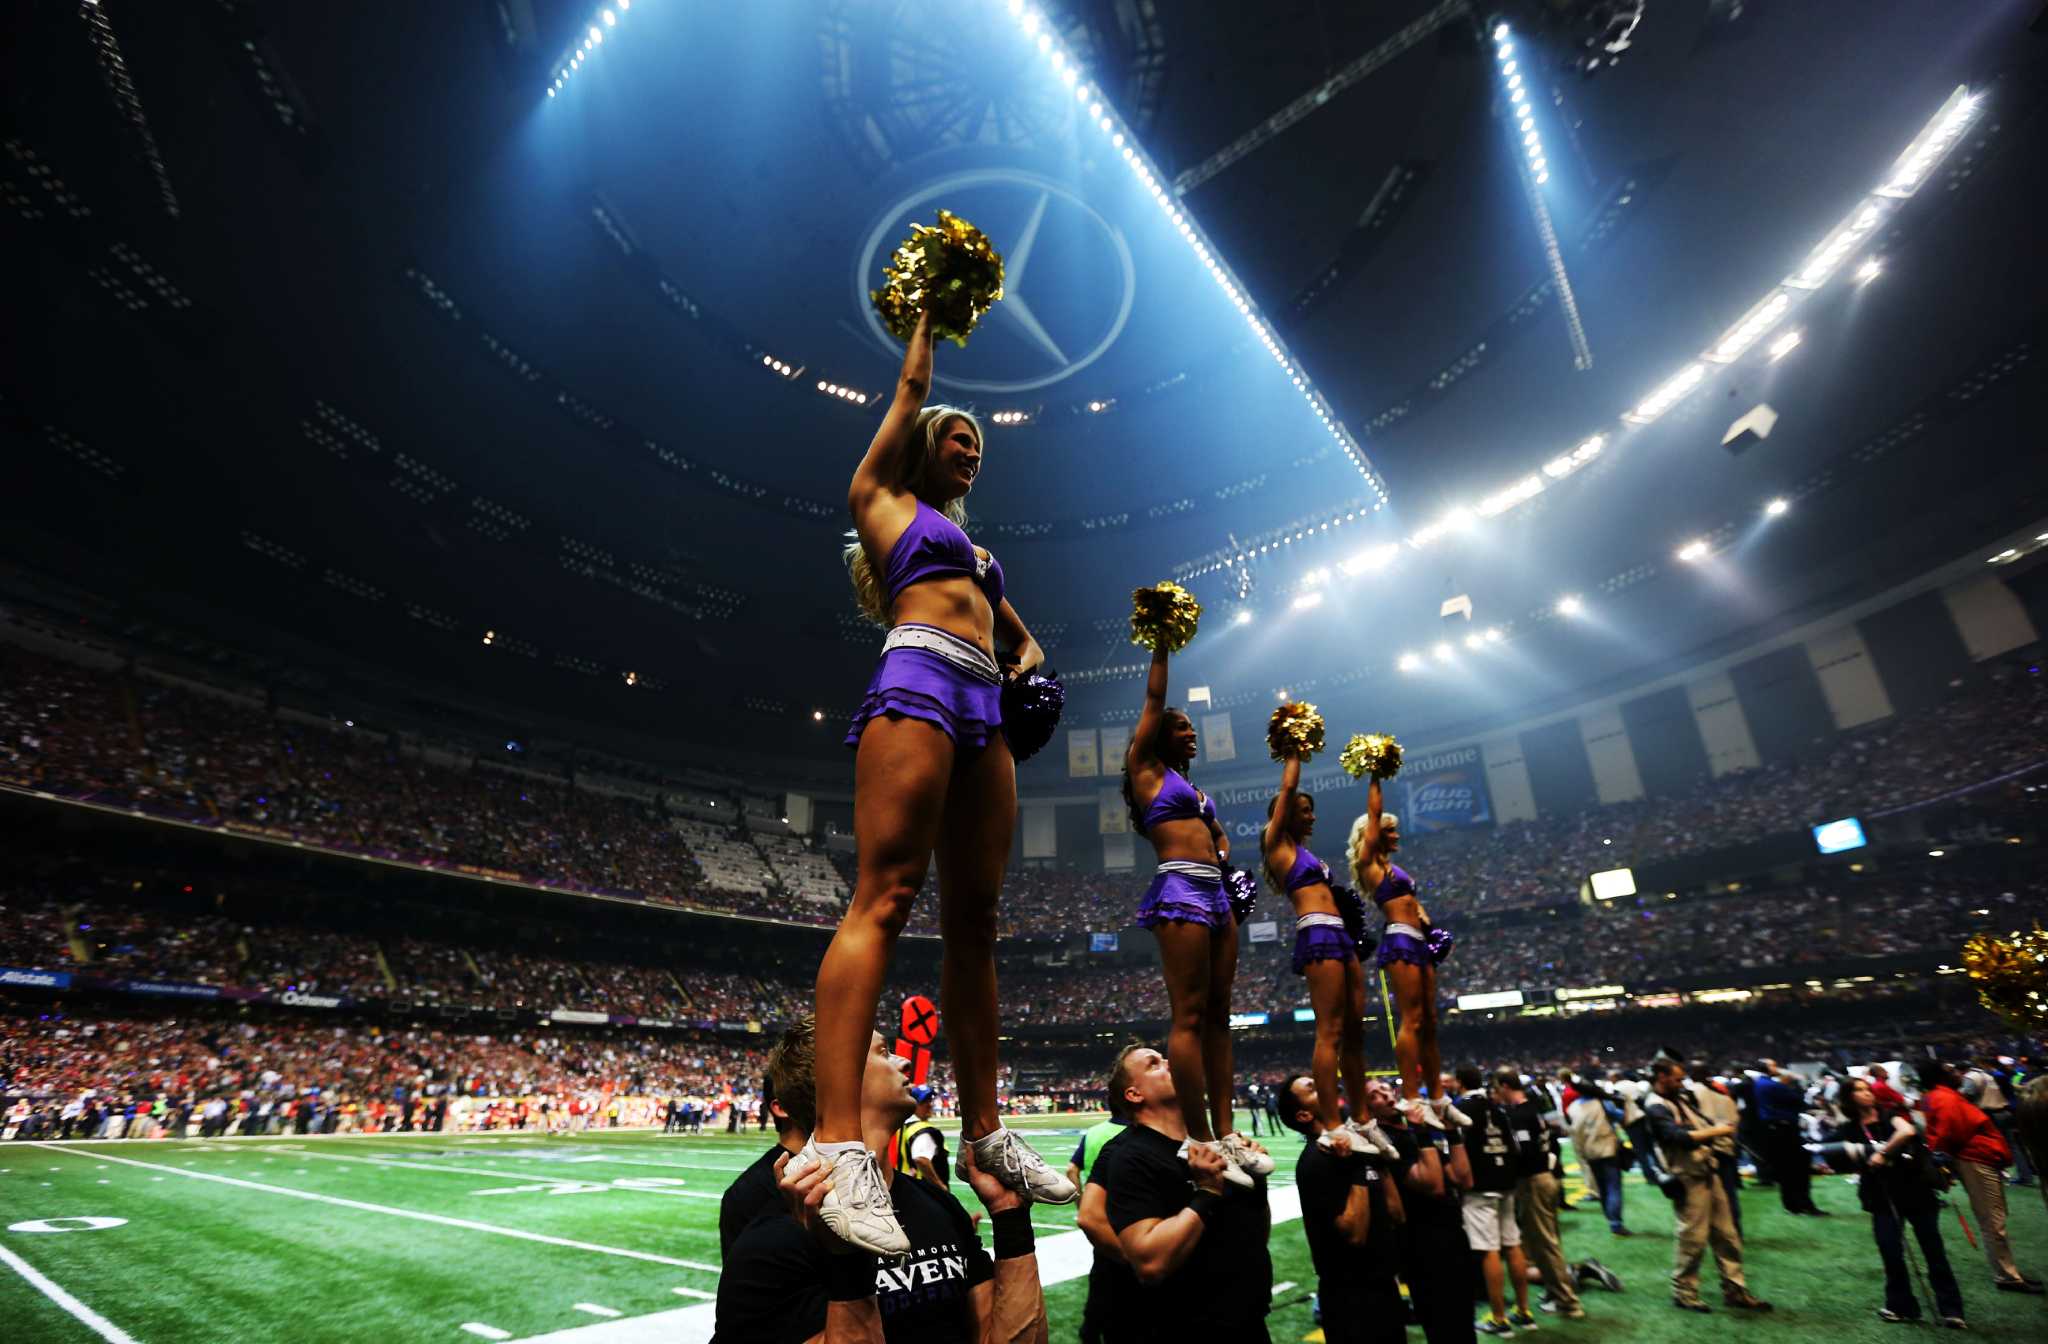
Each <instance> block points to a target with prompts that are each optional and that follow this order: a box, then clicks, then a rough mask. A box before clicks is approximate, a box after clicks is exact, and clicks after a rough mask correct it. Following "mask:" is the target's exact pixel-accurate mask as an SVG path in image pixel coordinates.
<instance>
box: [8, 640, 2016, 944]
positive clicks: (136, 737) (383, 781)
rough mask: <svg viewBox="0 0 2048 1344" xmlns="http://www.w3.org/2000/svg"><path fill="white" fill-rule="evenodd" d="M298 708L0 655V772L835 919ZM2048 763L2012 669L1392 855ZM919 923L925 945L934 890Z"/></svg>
mask: <svg viewBox="0 0 2048 1344" xmlns="http://www.w3.org/2000/svg"><path fill="white" fill-rule="evenodd" d="M303 717H304V716H289V715H285V714H280V713H274V712H272V711H271V710H269V709H268V708H266V707H265V706H264V705H262V704H261V703H259V702H257V701H255V700H253V699H247V698H230V697H227V696H224V695H217V694H212V693H206V692H201V691H198V690H193V689H188V688H185V687H182V686H174V685H170V684H166V683H164V682H161V681H158V680H152V679H150V678H148V677H145V676H143V675H140V674H133V673H121V672H114V671H104V670H94V669H91V668H87V667H84V666H79V665H75V664H72V663H67V662H60V661H54V660H51V659H46V658H42V657H39V656H35V655H30V654H26V653H22V652H19V651H16V650H4V651H0V780H7V781H12V782H15V783H18V784H24V785H32V786H34V787H38V788H42V789H47V790H51V791H54V792H60V793H64V794H68V795H72V796H77V797H84V798H91V799H95V800H99V801H105V802H112V803H118V804H122V805H125V806H130V807H134V808H137V809H141V810H144V811H150V812H156V813H161V814H164V815H170V816H176V817H180V818H185V819H190V820H197V821H202V822H206V823H210V824H222V825H238V826H244V827H250V828H256V829H260V830H265V831H270V832H275V833H279V834H289V835H291V836H293V837H294V838H297V839H299V840H302V841H304V842H307V843H311V844H319V845H327V846H333V847H337V848H343V849H349V850H355V851H361V852H368V853H374V854H378V855H383V856H388V857H397V858H403V859H410V860H415V861H419V862H427V863H434V864H440V865H462V866H467V867H470V868H474V869H482V870H488V871H489V872H492V873H500V874H516V875H518V876H520V877H522V878H525V879H527V880H530V881H536V882H544V883H552V884H562V885H569V886H575V887H581V888H589V889H599V890H605V891H613V892H624V893H631V894H634V895H638V896H640V897H642V898H644V899H647V900H650V901H658V902H666V903H673V904H680V905H687V906H691V907H695V908H701V909H707V910H715V911H721V912H732V913H744V914H751V915H760V916H766V917H770V918H775V919H780V920H785V921H792V922H799V923H810V924H817V925H829V924H832V923H834V922H836V920H837V917H838V912H839V910H840V909H841V908H842V905H843V902H844V900H845V898H846V895H847V892H848V891H849V890H850V888H851V884H852V877H853V873H852V864H851V862H850V860H849V859H848V857H847V856H846V855H844V854H842V853H839V852H836V851H833V852H826V851H821V850H819V849H815V848H812V847H810V846H808V845H807V844H805V843H804V842H802V841H799V840H795V839H791V838H789V837H784V836H774V835H766V834H763V835H749V834H748V833H747V832H745V831H744V830H742V829H739V828H737V827H734V826H728V825H725V824H722V823H713V822H708V821H704V820H701V819H684V818H680V817H675V816H669V815H667V814H665V813H664V811H663V810H662V807H661V805H660V804H659V803H658V802H651V801H647V800H643V799H640V798H626V797H619V796H614V795H613V794H611V793H606V792H597V791H594V790H592V789H588V788H577V787H574V786H573V785H572V783H571V781H570V780H569V779H568V778H566V777H552V776H544V775H543V774H542V773H541V772H534V771H512V770H505V769H499V768H496V767H492V766H486V765H480V764H472V765H471V766H469V767H468V768H456V767H455V766H453V765H448V764H440V763H436V762H437V761H438V760H440V759H442V757H443V756H445V753H426V752H422V751H420V750H419V749H417V748H416V747H413V746H409V745H400V744H398V743H396V742H394V740H393V739H391V738H390V737H388V736H386V735H383V734H373V733H369V732H364V731H359V730H356V729H354V728H351V727H348V726H347V725H333V724H330V725H315V724H312V723H308V722H302V721H301V720H302V719H303ZM430 755H431V756H432V759H430ZM2044 757H2048V679H2044V678H2042V677H2040V676H2038V675H2029V674H2027V673H2025V672H2021V671H2018V670H2015V669H2002V670H2000V671H1999V672H1998V673H1996V674H1995V675H1992V676H1989V677H1987V678H1984V679H1982V680H1980V681H1978V682H1975V683H1973V684H1972V685H1971V686H1970V687H1968V688H1967V689H1966V690H1965V691H1963V692H1961V693H1959V694H1957V695H1956V696H1955V697H1954V698H1952V699H1949V700H1946V701H1944V702H1942V703H1940V704H1938V705H1936V706H1934V707H1933V708H1930V709H1927V710H1924V711H1921V712H1919V713H1915V714H1908V715H1900V716H1897V717H1895V718H1893V719H1889V720H1885V721H1883V722H1881V723H1878V724H1873V725H1870V726H1867V727H1865V728H1861V729H1858V730H1855V731H1853V732H1850V733H1844V734H1840V735H1836V736H1833V737H1832V738H1830V739H1829V740H1827V741H1825V742H1818V743H1817V744H1816V749H1815V751H1814V752H1813V753H1812V754H1810V755H1809V756H1808V757H1806V758H1804V759H1802V760H1799V761H1793V762H1779V763H1775V764H1771V765H1766V766H1763V767H1760V768H1758V769H1754V770H1748V771H1743V772H1739V773H1736V774H1732V775H1727V776H1723V777H1722V778H1720V779H1713V780H1701V781H1700V782H1699V784H1698V785H1697V787H1696V788H1694V789H1693V790H1691V791H1690V792H1688V793H1686V794H1684V795H1683V796H1679V797H1660V798H1653V799H1642V800H1638V801H1635V802H1630V803H1621V804H1615V805H1612V806H1606V807H1599V808H1595V809H1591V810H1588V811H1586V812H1583V813H1581V814H1578V815H1576V816H1568V817H1544V818H1542V819H1540V820H1537V821H1533V822H1519V823H1511V824H1506V825H1501V826H1495V827H1488V828H1480V829H1475V830H1469V831H1458V832H1450V833H1438V834H1431V835H1419V834H1418V835H1412V836H1409V837H1408V838H1407V844H1406V847H1405V848H1404V851H1403V858H1404V864H1405V866H1407V867H1408V868H1409V869H1410V870H1411V871H1413V872H1415V873H1416V874H1417V876H1418V877H1419V878H1420V879H1421V881H1422V884H1423V892H1424V896H1425V901H1426V903H1427V904H1428V906H1429V908H1430V910H1431V912H1432V914H1433V915H1435V916H1438V917H1440V918H1441V917H1459V916H1463V915H1467V914H1470V913H1472V912H1475V911H1485V910H1493V909H1513V908H1517V907H1522V906H1533V905H1554V904H1560V903H1563V902H1567V901H1569V900H1571V899H1572V898H1573V897H1574V896H1575V895H1576V894H1577V891H1578V888H1579V884H1580V883H1581V882H1582V881H1583V880H1584V878H1585V875H1586V874H1587V873H1588V872H1591V871H1594V870H1596V869H1601V868H1609V867H1616V866H1624V865H1630V864H1634V865H1638V866H1639V865H1641V864H1644V863H1647V862H1650V861H1654V860H1657V859H1661V858H1671V857H1676V856H1680V855H1685V854H1689V853H1695V852H1699V851H1702V850H1705V849H1709V848H1713V847H1718V846H1726V845H1732V844H1738V843H1742V842H1745V841H1748V840H1752V839H1755V838H1758V837H1760V836H1761V835H1764V834H1769V833H1777V832H1782V831H1786V830H1793V829H1799V828H1802V827H1804V826H1805V825H1807V824H1809V823H1810V822H1812V821H1814V820H1826V819H1830V818H1833V817H1837V816H1845V815H1852V814H1856V813H1859V812H1861V813H1869V812H1872V811H1879V810H1882V809H1884V808H1885V807H1887V806H1894V805H1900V804H1906V803H1912V802H1917V801H1922V800H1925V799H1928V798H1931V797H1934V796H1936V795H1939V794H1941V793H1942V792H1944V791H1945V790H1949V789H1954V788H1958V787H1962V786H1964V785H1968V784H1973V783H1978V782H1981V781H1983V780H1986V779H1990V778H1993V777H1996V776H1998V775H2000V774H2002V773H2004V772H2006V771H2010V770H2014V769H2018V768H2020V767H2022V766H2026V765H2030V764H2033V763H2035V762H2038V761H2040V760H2042V759H2043V758H2044ZM738 811H739V809H737V808H735V814H736V815H737V813H738ZM707 815H715V814H707ZM1140 876H1141V875H1135V874H1115V875H1104V874H1100V873H1082V872H1075V871H1067V870H1058V869H1032V870H1026V871H1023V872H1018V873H1013V874H1012V875H1011V876H1010V878H1009V880H1008V881H1007V882H1006V885H1005V890H1004V896H1003V909H1002V928H1003V933H1004V935H1005V936H1008V937H1016V936H1024V935H1050V936H1062V935H1069V934H1072V933H1075V932H1077V931H1080V930H1085V929H1089V928H1098V929H1103V928H1114V927H1119V926H1121V925H1122V924H1123V923H1124V922H1125V921H1126V920H1127V919H1128V918H1129V917H1130V912H1131V911H1132V910H1134V909H1135V907H1136V901H1137V893H1138V887H1139V885H1140ZM910 927H911V931H912V932H920V933H932V932H935V931H936V929H937V901H936V896H935V893H929V892H928V893H927V896H926V898H925V899H924V900H921V901H920V902H919V905H918V908H917V910H916V912H915V913H914V915H913V917H912V923H911V926H910ZM358 969H360V968H358Z"/></svg>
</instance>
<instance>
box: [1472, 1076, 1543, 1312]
mask: <svg viewBox="0 0 2048 1344" xmlns="http://www.w3.org/2000/svg"><path fill="white" fill-rule="evenodd" d="M1484 1079H1485V1075H1484V1074H1482V1073H1480V1071H1479V1070H1478V1069H1476V1068H1474V1067H1472V1066H1471V1065H1470V1064H1467V1065H1465V1066H1463V1067H1462V1068H1460V1069H1459V1070H1458V1085H1459V1087H1460V1088H1461V1089H1462V1090H1463V1092H1464V1095H1463V1097H1461V1098H1460V1100H1459V1102H1458V1106H1459V1108H1460V1109H1461V1110H1463V1111H1464V1112H1465V1114H1466V1115H1467V1116H1469V1117H1470V1118H1471V1121H1472V1123H1471V1124H1470V1125H1469V1126H1468V1127H1467V1128H1466V1130H1465V1156H1466V1158H1467V1159H1468V1160H1469V1161H1470V1162H1471V1164H1472V1188H1471V1189H1470V1190H1467V1191H1466V1192H1465V1194H1464V1197H1463V1199H1462V1201H1461V1202H1462V1204H1463V1206H1464V1213H1465V1239H1466V1240H1467V1241H1468V1242H1469V1243H1470V1244H1471V1247H1472V1249H1473V1251H1474V1252H1476V1253H1477V1254H1478V1256H1479V1272H1480V1274H1481V1276H1482V1277H1484V1279H1485V1280H1486V1300H1487V1305H1488V1306H1489V1307H1491V1308H1492V1314H1491V1315H1489V1316H1488V1317H1487V1318H1486V1319H1485V1320H1484V1321H1481V1322H1480V1323H1479V1326H1478V1330H1479V1333H1480V1334H1482V1335H1512V1334H1513V1333H1514V1332H1515V1329H1516V1327H1518V1326H1519V1327H1521V1328H1523V1329H1528V1328H1529V1327H1531V1326H1534V1325H1535V1324H1536V1318H1535V1317H1534V1316H1532V1315H1530V1314H1529V1263H1528V1261H1526V1260H1524V1259H1523V1258H1522V1229H1521V1225H1520V1224H1519V1223H1518V1222H1516V1220H1515V1182H1516V1180H1517V1179H1519V1177H1520V1174H1521V1172H1520V1168H1521V1161H1522V1158H1521V1151H1520V1148H1519V1146H1518V1145H1517V1144H1516V1143H1515V1134H1514V1128H1513V1126H1512V1125H1511V1124H1510V1122H1509V1120H1508V1113H1507V1112H1506V1111H1505V1110H1503V1109H1502V1108H1501V1107H1500V1106H1499V1105H1498V1104H1497V1103H1495V1101H1494V1100H1493V1098H1492V1097H1490V1096H1488V1095H1487V1094H1486V1092H1485V1091H1483V1090H1482V1089H1481V1086H1480V1085H1481V1083H1482V1082H1483V1081H1484ZM1503 1262H1505V1273H1503ZM1503 1279H1505V1280H1506V1283H1504V1282H1503ZM1509 1283H1511V1284H1512V1285H1513V1286H1514V1292H1515V1311H1514V1314H1513V1315H1509V1314H1508V1309H1507V1285H1508V1284H1509Z"/></svg>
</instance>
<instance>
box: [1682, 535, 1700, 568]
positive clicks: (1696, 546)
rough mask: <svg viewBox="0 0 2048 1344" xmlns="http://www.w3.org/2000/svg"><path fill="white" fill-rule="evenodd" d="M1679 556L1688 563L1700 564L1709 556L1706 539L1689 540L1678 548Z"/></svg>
mask: <svg viewBox="0 0 2048 1344" xmlns="http://www.w3.org/2000/svg"><path fill="white" fill-rule="evenodd" d="M1678 558H1679V559H1681V560H1683V561H1685V563H1687V564H1688V565H1693V564H1698V563H1699V562H1700V561H1702V560H1704V559H1706V558H1707V543H1706V541H1705V540H1704V539H1701V540H1697V541H1688V542H1687V543H1685V545H1683V546H1681V547H1679V548H1678Z"/></svg>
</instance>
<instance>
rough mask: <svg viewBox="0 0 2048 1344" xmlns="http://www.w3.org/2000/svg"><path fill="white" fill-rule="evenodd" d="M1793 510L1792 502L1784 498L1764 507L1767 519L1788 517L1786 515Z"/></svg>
mask: <svg viewBox="0 0 2048 1344" xmlns="http://www.w3.org/2000/svg"><path fill="white" fill-rule="evenodd" d="M1791 508H1792V503H1791V501H1790V500H1786V499H1782V498H1780V499H1774V500H1772V501H1771V502H1770V503H1768V504H1766V505H1764V516H1765V517H1767V518H1782V517H1784V516H1785V515H1786V513H1788V512H1789V511H1790V510H1791Z"/></svg>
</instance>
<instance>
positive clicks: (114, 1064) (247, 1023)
mask: <svg viewBox="0 0 2048 1344" xmlns="http://www.w3.org/2000/svg"><path fill="white" fill-rule="evenodd" d="M762 1060H763V1052H762V1051H760V1050H758V1049H754V1048H751V1047H737V1046H727V1045H713V1044H706V1043H704V1042H701V1041H694V1040H689V1039H686V1038H684V1037H680V1036H676V1035H673V1034H664V1033H658V1032H635V1031H613V1032H605V1033H602V1034H572V1033H570V1032H568V1031H562V1030H551V1031H543V1032H532V1031H527V1032H513V1033H511V1034H507V1035H484V1034H478V1033H473V1032H463V1031H454V1030H444V1029H423V1028H418V1027H413V1028H407V1029H401V1030H380V1029H378V1028H376V1027H365V1026H362V1025H360V1024H355V1023H350V1024H347V1025H336V1024H333V1023H330V1022H327V1021H325V1020H303V1021H302V1020H294V1019H291V1018H287V1017H276V1018H261V1019H253V1018H250V1017H247V1016H242V1015H232V1014H229V1013H226V1012H221V1011H218V1010H206V1009H194V1010H191V1011H190V1012H181V1013H179V1014H177V1015H174V1016H118V1015H104V1014H97V1013H79V1014H71V1013H64V1012H45V1013H28V1012H18V1013H7V1012H4V1011H0V1096H29V1097H75V1096H77V1095H79V1094H81V1093H83V1092H86V1091H88V1090H90V1091H94V1092H97V1093H100V1094H104V1095H108V1096H113V1097H118V1098H129V1099H138V1098H139V1099H148V1100H151V1101H154V1100H156V1099H159V1098H166V1099H169V1100H170V1101H171V1102H172V1103H174V1104H176V1103H180V1102H189V1101H191V1100H193V1099H199V1098H205V1097H208V1096H218V1095H241V1096H251V1095H259V1096H268V1097H272V1098H279V1099H282V1098H290V1097H299V1096H304V1095H309V1094H312V1093H316V1092H317V1093H320V1094H323V1095H327V1096H329V1097H333V1096H337V1095H339V1096H345V1097H352V1098H356V1099H358V1100H362V1099H369V1098H387V1099H388V1098H395V1097H400V1096H435V1095H451V1096H460V1097H525V1096H537V1095H568V1094H571V1093H582V1092H588V1091H602V1092H606V1093H611V1092H619V1093H635V1094H660V1095H682V1094H691V1093H695V1094H699V1095H712V1094H720V1093H723V1092H725V1091H726V1090H728V1089H730V1088H734V1087H739V1088H751V1087H753V1086H755V1085H757V1083H758V1080H759V1078H760V1076H761V1065H762Z"/></svg>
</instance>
